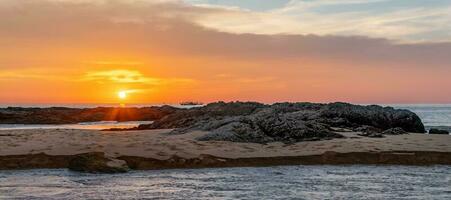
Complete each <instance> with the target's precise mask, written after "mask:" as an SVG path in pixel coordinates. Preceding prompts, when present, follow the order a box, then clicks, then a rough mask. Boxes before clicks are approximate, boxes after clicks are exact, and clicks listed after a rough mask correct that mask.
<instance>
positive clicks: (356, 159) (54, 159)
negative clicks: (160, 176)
mask: <svg viewBox="0 0 451 200" xmlns="http://www.w3.org/2000/svg"><path fill="white" fill-rule="evenodd" d="M90 153H94V154H96V153H100V152H90ZM80 155H81V154H77V155H47V154H44V153H40V154H28V155H11V156H0V170H25V169H56V168H68V167H69V162H70V160H72V159H73V158H75V157H77V156H80ZM117 159H119V160H124V161H126V163H127V165H128V166H129V167H130V169H132V170H161V169H196V168H226V167H227V168H228V167H269V166H288V165H412V166H427V165H451V152H427V151H423V152H422V151H420V152H350V153H337V152H332V151H330V152H326V153H324V154H320V155H310V156H281V157H253V158H252V157H251V158H221V157H215V156H211V155H201V156H200V157H197V158H189V159H185V158H181V157H177V156H174V157H171V158H169V159H166V160H160V159H155V158H145V157H136V156H121V157H118V158H117Z"/></svg>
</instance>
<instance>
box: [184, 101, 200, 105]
mask: <svg viewBox="0 0 451 200" xmlns="http://www.w3.org/2000/svg"><path fill="white" fill-rule="evenodd" d="M180 105H182V106H201V105H204V103H202V102H197V101H185V102H181V103H180Z"/></svg>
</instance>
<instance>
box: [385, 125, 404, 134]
mask: <svg viewBox="0 0 451 200" xmlns="http://www.w3.org/2000/svg"><path fill="white" fill-rule="evenodd" d="M382 134H384V135H403V134H408V133H407V132H406V131H405V130H404V129H402V128H399V127H397V128H390V129H387V130H385V131H383V132H382Z"/></svg>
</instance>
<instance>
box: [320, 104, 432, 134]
mask: <svg viewBox="0 0 451 200" xmlns="http://www.w3.org/2000/svg"><path fill="white" fill-rule="evenodd" d="M318 119H319V120H320V121H322V122H324V123H326V124H329V125H331V126H332V125H333V126H337V127H358V126H362V125H368V126H372V127H375V128H379V129H382V130H387V129H390V128H397V127H400V128H402V129H404V130H405V131H407V132H414V133H424V132H425V129H424V125H423V123H422V122H421V119H420V118H419V117H418V116H417V115H416V114H415V113H413V112H411V111H408V110H401V109H394V108H392V107H381V106H377V105H371V106H359V105H352V104H348V103H331V104H326V105H324V106H323V107H322V108H321V109H320V110H319V116H318Z"/></svg>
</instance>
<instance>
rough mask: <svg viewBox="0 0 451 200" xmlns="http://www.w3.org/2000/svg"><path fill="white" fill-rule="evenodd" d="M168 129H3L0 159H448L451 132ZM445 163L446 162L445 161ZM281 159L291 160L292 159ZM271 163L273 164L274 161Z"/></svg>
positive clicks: (0, 139) (0, 142)
mask: <svg viewBox="0 0 451 200" xmlns="http://www.w3.org/2000/svg"><path fill="white" fill-rule="evenodd" d="M169 132H170V129H162V130H143V131H119V132H115V131H96V130H45V129H40V130H3V131H0V146H1V147H2V148H1V149H0V158H3V159H5V158H10V157H11V156H13V157H14V156H16V157H14V158H20V157H21V156H23V157H26V156H28V157H29V156H32V155H48V156H72V155H77V154H83V153H90V152H104V153H105V154H106V155H107V156H109V157H113V158H121V157H134V158H140V159H152V160H168V159H171V158H174V157H176V158H180V159H196V158H199V157H202V156H205V155H208V156H212V157H217V158H225V159H253V158H280V157H285V158H287V157H293V158H294V157H305V156H318V155H324V154H327V153H330V152H335V153H338V154H344V153H359V152H360V153H372V154H377V153H382V152H385V153H386V152H439V153H445V155H446V156H447V157H446V159H449V157H450V155H451V145H450V144H451V136H449V135H427V134H415V133H410V134H406V135H386V136H385V137H384V138H368V137H361V136H358V135H357V132H346V133H340V134H342V135H344V136H345V138H337V139H332V140H322V141H304V142H298V143H294V144H284V143H280V142H275V143H268V144H257V143H237V142H226V141H197V140H195V138H196V137H199V136H201V135H203V134H206V133H207V132H201V131H193V132H190V133H187V134H181V135H171V134H168V133H169ZM443 162H445V163H446V162H448V161H446V160H443ZM265 163H266V165H268V164H271V163H268V160H266V161H265ZM285 163H287V164H289V163H290V162H285ZM274 164H275V165H277V162H275V163H274ZM313 164H314V163H313ZM356 164H358V161H356ZM419 164H427V163H419ZM430 164H434V163H430ZM241 165H243V163H241ZM251 165H252V164H251ZM255 165H259V164H258V163H256V164H255ZM187 167H189V166H187ZM3 168H5V167H3ZM6 168H7V167H6ZM19 168H20V167H19ZM27 168H28V167H27Z"/></svg>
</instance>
